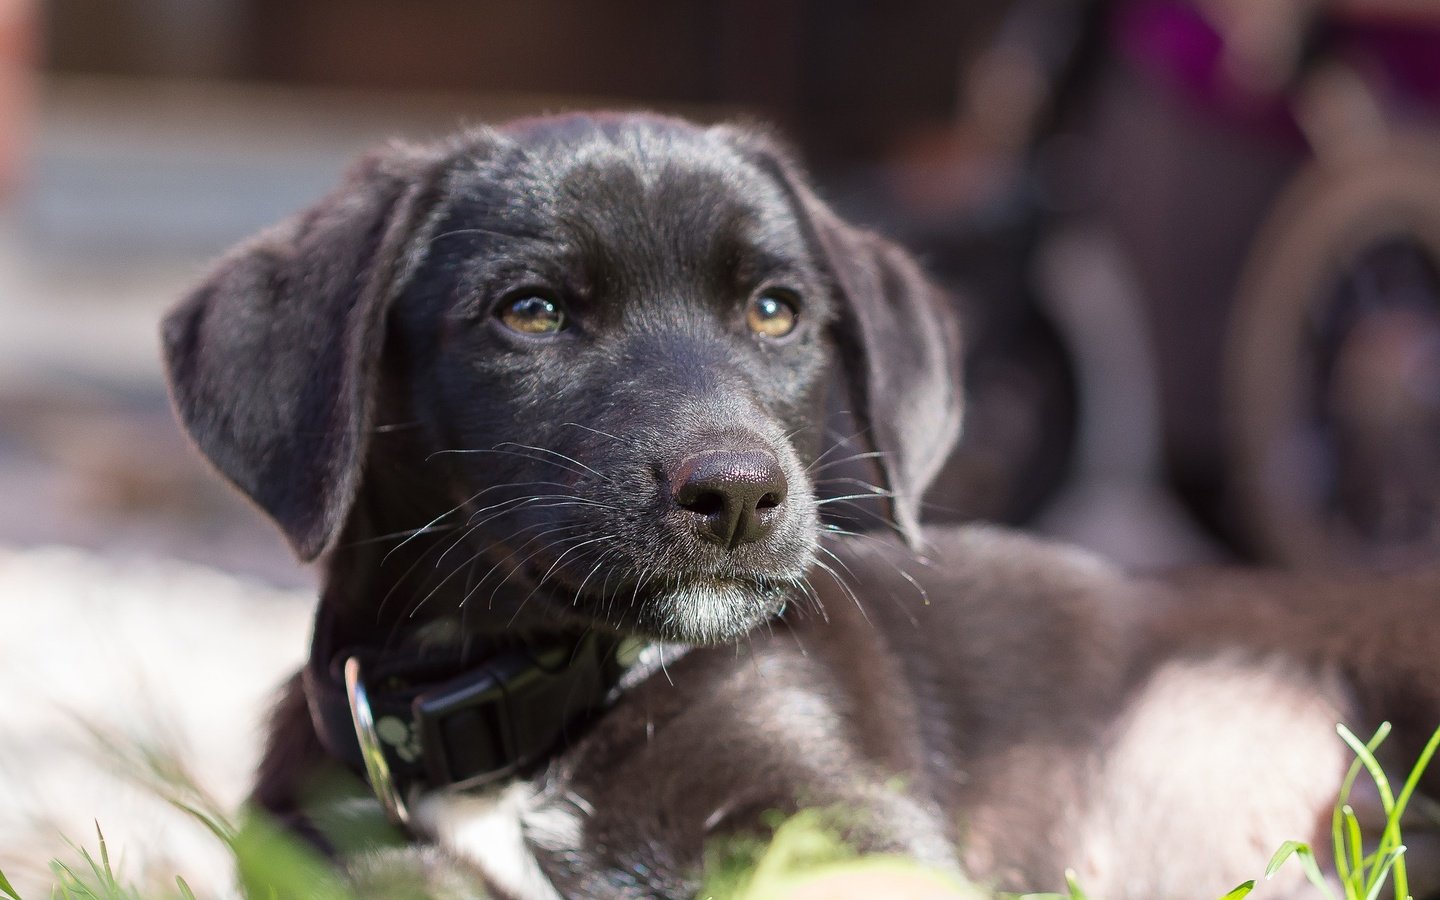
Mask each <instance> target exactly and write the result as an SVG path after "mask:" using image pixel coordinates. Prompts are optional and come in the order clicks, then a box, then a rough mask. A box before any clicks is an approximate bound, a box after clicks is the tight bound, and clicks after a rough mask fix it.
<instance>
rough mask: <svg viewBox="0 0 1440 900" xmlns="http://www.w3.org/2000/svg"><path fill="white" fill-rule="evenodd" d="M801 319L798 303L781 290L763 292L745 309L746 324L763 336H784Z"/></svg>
mask: <svg viewBox="0 0 1440 900" xmlns="http://www.w3.org/2000/svg"><path fill="white" fill-rule="evenodd" d="M799 321H800V310H799V308H798V304H797V303H796V302H795V300H794V299H793V298H791V297H789V296H787V295H786V294H784V293H782V292H780V291H769V292H767V293H764V294H761V295H760V296H758V297H756V298H755V299H754V300H751V301H750V306H749V307H748V308H747V309H746V310H745V324H746V325H748V326H750V330H751V331H753V332H755V333H756V334H758V335H760V336H761V337H767V338H781V337H784V336H785V335H787V334H789V333H790V332H792V331H794V330H795V326H796V325H797V324H798V323H799Z"/></svg>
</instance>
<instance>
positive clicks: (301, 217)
mask: <svg viewBox="0 0 1440 900" xmlns="http://www.w3.org/2000/svg"><path fill="white" fill-rule="evenodd" d="M451 156H452V152H451V151H450V148H435V149H424V148H409V147H404V148H401V147H396V148H388V149H386V150H384V151H380V152H376V153H373V154H371V155H369V156H366V157H364V158H362V159H360V160H359V161H358V162H357V163H356V164H355V165H353V166H352V167H351V168H350V170H349V171H348V172H347V174H346V176H345V178H344V180H343V181H342V183H341V184H340V186H339V187H338V188H336V189H335V190H334V191H332V192H331V193H330V194H329V195H328V196H326V197H325V198H323V199H322V200H320V201H319V202H318V203H317V204H315V205H314V206H312V207H311V208H309V209H308V210H305V211H304V212H301V213H299V214H297V215H295V216H294V217H292V218H290V219H287V220H286V221H284V222H282V223H280V224H279V225H276V226H274V227H273V228H271V229H269V230H268V231H265V232H263V233H262V234H260V235H259V236H257V237H256V238H254V239H253V240H251V241H249V242H248V243H246V244H243V245H241V246H240V247H238V248H236V249H235V250H234V251H232V252H231V253H230V254H229V255H227V256H226V257H225V258H224V259H222V260H221V262H220V263H219V264H218V265H217V266H216V267H215V269H214V271H213V272H211V274H210V276H209V277H208V278H207V279H206V280H205V281H204V282H203V283H202V284H201V285H200V286H199V287H198V288H196V289H195V290H194V291H193V292H192V293H191V294H190V295H189V296H188V297H186V298H185V299H184V300H183V301H182V302H181V303H180V304H179V305H178V306H177V307H176V308H175V309H174V310H173V311H171V313H170V314H169V315H168V316H167V317H166V319H165V324H164V334H163V338H164V355H165V365H166V370H167V374H168V376H169V380H170V387H171V392H172V396H173V398H174V402H175V407H176V410H177V411H178V413H179V417H180V420H181V422H182V423H183V424H184V426H185V428H186V430H187V431H188V432H189V433H190V436H191V438H193V439H194V441H195V443H196V444H198V445H199V447H200V450H201V451H202V452H203V453H204V454H205V455H206V456H207V457H208V458H209V459H210V461H211V462H212V463H213V464H214V465H215V466H216V468H218V469H219V470H220V472H221V473H223V474H224V475H225V477H227V478H228V479H229V480H230V481H232V482H233V483H234V484H235V485H236V486H237V487H239V488H240V490H242V491H244V492H245V494H247V495H248V496H249V497H250V498H251V499H252V500H253V501H255V503H257V504H258V505H259V506H260V508H261V509H263V510H264V511H265V512H266V513H268V514H269V515H270V517H271V518H272V519H274V520H275V522H276V523H277V524H278V525H279V526H280V528H281V530H282V531H283V532H284V533H285V536H286V538H288V540H289V541H290V545H291V546H292V547H293V548H294V550H295V553H296V554H297V555H298V556H299V557H300V558H301V559H304V560H311V559H314V558H315V557H316V556H318V555H320V554H321V553H322V552H324V551H325V550H326V549H327V548H328V547H329V546H330V544H331V542H332V541H333V540H334V539H335V537H336V536H337V534H338V532H339V530H340V528H341V527H342V526H343V524H344V520H345V517H346V515H347V513H348V512H349V508H350V505H351V503H352V502H353V500H354V496H355V492H356V489H357V486H358V483H359V476H360V468H361V463H362V461H363V459H364V455H365V449H366V444H367V440H368V435H369V432H370V430H371V428H372V422H371V400H372V396H371V395H372V393H373V382H374V381H375V377H376V370H377V364H378V360H379V356H380V350H381V346H382V344H383V341H384V325H385V311H386V309H387V307H388V305H389V302H390V299H391V298H392V297H393V296H394V294H395V292H396V291H397V290H398V289H399V287H400V285H401V284H402V283H403V281H404V280H405V278H406V277H407V276H408V274H409V272H410V271H411V270H412V269H413V268H414V265H415V263H416V262H417V261H418V256H419V253H420V249H419V248H421V247H423V243H424V242H423V240H422V239H421V237H420V236H419V234H418V232H419V231H421V230H423V229H422V225H423V223H424V221H425V219H426V216H427V214H428V212H429V210H430V209H431V208H432V207H433V206H434V205H435V202H436V195H437V194H438V192H439V182H440V178H441V175H442V174H443V172H444V171H445V170H446V169H447V168H448V167H447V160H448V159H449V158H451Z"/></svg>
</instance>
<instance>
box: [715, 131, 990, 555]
mask: <svg viewBox="0 0 1440 900" xmlns="http://www.w3.org/2000/svg"><path fill="white" fill-rule="evenodd" d="M722 127H724V126H722ZM729 134H730V135H731V139H732V140H735V141H736V142H737V143H738V144H739V145H740V146H741V148H742V149H743V150H745V151H747V152H748V153H749V154H750V155H751V158H752V159H754V160H755V161H756V162H757V163H758V164H759V165H760V166H761V168H762V169H764V170H766V171H768V172H770V173H771V174H772V175H773V176H774V177H776V178H777V179H778V180H779V181H780V183H781V185H782V186H783V187H784V188H785V190H786V191H787V192H788V193H789V194H790V195H791V197H792V198H793V200H794V202H795V204H796V206H797V207H798V208H799V210H800V211H801V213H802V215H803V216H804V218H805V220H806V224H807V225H808V227H809V229H810V231H811V234H812V237H813V240H814V242H815V243H816V245H817V246H818V247H819V249H820V252H821V254H822V256H823V262H824V264H825V266H826V268H827V269H828V270H829V272H830V275H831V277H832V279H833V280H834V287H835V294H836V297H837V299H838V300H839V305H840V315H839V318H838V320H837V321H836V324H835V326H834V337H835V341H836V345H837V347H838V348H839V352H840V354H841V364H842V368H843V375H844V379H845V390H846V392H847V393H848V395H849V401H850V404H851V407H852V409H851V410H850V413H851V416H852V418H853V419H855V420H858V421H857V422H856V424H857V425H858V426H859V428H860V434H861V438H862V439H864V438H865V437H866V436H868V439H869V443H870V444H872V445H873V449H874V450H877V451H879V454H880V455H879V461H880V466H881V469H882V472H883V475H884V478H885V481H886V485H885V486H886V488H888V490H889V492H890V513H891V517H892V518H893V519H894V521H895V524H896V525H897V526H898V527H899V528H900V530H901V532H902V534H904V535H905V537H906V539H907V540H909V541H910V542H911V543H912V544H913V543H915V542H916V541H917V540H918V538H919V530H918V529H919V518H920V503H921V498H922V497H923V495H924V493H925V490H926V488H928V487H929V486H930V483H931V482H932V481H933V480H934V479H935V476H936V475H937V474H938V473H939V472H940V469H941V466H942V465H943V464H944V463H945V460H946V459H947V458H948V457H949V455H950V451H951V450H952V449H954V446H955V443H956V441H957V440H958V439H959V436H960V419H961V408H962V396H961V366H960V351H961V343H960V332H959V324H958V320H957V318H956V314H955V307H954V305H953V304H952V302H951V301H950V298H949V297H947V296H946V295H945V293H944V292H943V291H942V290H940V288H939V287H938V286H936V285H935V284H934V283H933V282H931V281H930V280H929V279H928V278H927V277H926V275H925V274H924V272H922V271H921V269H920V266H919V264H918V263H917V262H916V261H915V259H914V257H912V256H911V255H910V254H909V253H907V252H906V251H905V250H903V249H901V248H900V247H899V246H897V245H896V244H894V243H892V242H890V241H888V240H886V239H885V238H882V237H880V236H879V235H877V234H874V233H872V232H869V231H864V230H862V229H859V228H856V227H854V226H852V225H850V224H848V223H847V222H845V221H843V220H841V219H840V217H839V216H837V215H836V214H835V213H834V211H833V210H831V209H830V208H829V207H828V206H826V205H825V203H823V202H822V201H821V200H820V199H819V198H818V197H817V196H816V195H815V193H814V191H812V190H811V188H810V187H809V185H808V184H807V183H806V180H805V179H804V178H803V177H802V176H801V175H800V174H799V169H798V167H797V166H796V165H795V164H794V163H793V162H791V160H790V159H789V157H788V155H787V154H786V153H785V152H783V151H782V150H779V149H778V148H777V147H776V145H775V144H774V142H772V141H771V140H770V139H768V138H765V137H760V136H757V135H756V134H755V133H754V132H751V131H747V130H743V129H729Z"/></svg>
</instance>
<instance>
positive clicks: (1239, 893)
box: [1220, 878, 1255, 900]
mask: <svg viewBox="0 0 1440 900" xmlns="http://www.w3.org/2000/svg"><path fill="white" fill-rule="evenodd" d="M1253 890H1255V879H1253V878H1252V879H1250V880H1249V881H1246V882H1244V883H1243V884H1239V885H1236V886H1235V887H1234V888H1233V889H1231V891H1230V893H1228V894H1226V895H1225V896H1223V897H1221V898H1220V900H1242V898H1244V897H1248V896H1250V892H1251V891H1253Z"/></svg>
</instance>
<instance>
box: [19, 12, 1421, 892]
mask: <svg viewBox="0 0 1440 900" xmlns="http://www.w3.org/2000/svg"><path fill="white" fill-rule="evenodd" d="M590 107H610V108H614V107H621V108H630V107H646V108H655V109H661V110H666V111H671V112H677V113H680V114H684V115H688V116H691V117H695V118H698V119H701V120H714V119H724V118H733V117H736V116H746V117H753V118H759V119H763V120H767V121H771V122H774V123H775V124H776V125H777V126H778V127H779V129H780V130H781V132H782V133H783V134H785V135H787V136H788V138H789V139H790V140H791V141H792V142H793V143H794V144H795V146H796V147H797V148H798V149H799V151H800V154H801V156H802V157H803V158H804V159H805V160H806V161H807V163H808V165H809V166H810V168H811V171H812V173H813V174H814V176H815V179H816V181H817V182H818V184H819V185H820V187H821V190H822V193H823V194H824V195H825V196H826V197H827V198H829V199H830V200H831V201H832V202H833V203H834V204H835V205H836V206H838V207H839V208H840V209H841V210H842V211H843V212H844V213H845V214H847V215H848V216H850V217H851V218H853V219H855V220H857V221H860V222H863V223H866V224H869V225H871V226H874V227H876V228H878V229H880V230H882V231H885V232H886V233H888V234H890V235H892V236H894V237H896V238H898V239H899V240H900V241H902V242H903V243H905V244H907V245H908V246H910V247H911V248H912V249H914V250H915V251H916V252H917V253H918V254H919V255H920V256H921V257H922V258H923V260H924V261H925V263H926V265H927V266H928V267H929V268H930V270H931V271H932V272H934V273H935V274H936V275H937V277H939V278H941V279H942V280H943V281H945V282H946V283H947V284H948V285H950V286H951V287H953V288H954V289H955V290H956V296H957V300H956V303H957V305H958V306H959V308H960V309H961V311H962V313H963V315H964V317H965V323H966V336H967V342H968V345H969V356H968V361H967V377H968V379H969V392H970V394H969V395H970V401H969V402H970V406H969V411H968V416H969V418H968V422H967V432H966V438H965V443H964V446H963V447H962V448H961V451H960V452H959V453H958V454H957V455H956V458H955V460H954V461H953V462H952V464H951V466H950V467H949V469H948V470H947V473H946V475H945V476H944V478H943V479H942V482H941V484H940V485H939V486H938V487H937V488H936V490H935V491H934V492H933V495H932V497H931V498H930V500H931V507H930V515H931V517H932V518H935V519H962V518H963V519H973V518H981V519H990V520H996V521H1002V522H1007V523H1012V524H1018V525H1023V526H1025V527H1029V528H1034V529H1038V530H1041V531H1044V532H1047V533H1051V534H1055V535H1058V536H1061V537H1064V538H1066V539H1069V540H1074V541H1077V542H1079V543H1081V544H1084V545H1087V546H1090V547H1093V548H1095V549H1098V550H1100V551H1102V552H1104V553H1106V554H1108V555H1110V556H1113V557H1115V558H1117V559H1119V560H1121V561H1122V562H1125V563H1128V564H1131V565H1135V566H1140V567H1150V566H1161V565H1171V564H1176V563H1188V562H1204V561H1214V560H1249V561H1258V562H1262V563H1267V564H1276V565H1289V566H1310V567H1315V566H1341V567H1367V568H1382V569H1388V568H1400V567H1411V566H1426V565H1431V564H1433V561H1434V560H1435V559H1436V558H1437V550H1440V268H1437V265H1440V131H1437V126H1440V0H1272V2H1263V3H1262V2H1255V0H950V2H936V0H904V2H887V3H878V2H865V0H825V2H819V0H765V2H759V0H712V2H675V0H614V2H607V3H604V4H596V3H582V2H580V0H526V2H520V0H409V2H403V3H402V2H398V0H49V2H45V3H41V2H38V0H0V623H3V626H4V627H0V660H3V659H5V658H7V657H8V659H9V668H8V669H0V691H4V690H6V689H7V684H8V685H9V686H10V689H11V690H12V691H13V690H14V688H13V686H14V684H15V683H16V678H18V677H19V676H17V675H15V673H16V672H19V671H20V668H21V665H20V664H19V663H17V662H16V660H23V659H25V658H26V657H25V656H24V655H23V654H24V652H26V651H27V650H28V651H31V652H33V650H34V647H35V644H36V641H35V638H34V632H33V631H31V632H27V631H25V630H24V629H23V628H17V627H15V622H17V621H20V620H21V616H20V613H19V612H16V611H23V610H30V611H31V615H32V618H31V619H30V620H27V621H31V622H32V623H33V622H40V621H42V620H41V619H38V618H34V615H33V611H34V610H35V609H36V608H37V607H38V605H39V603H40V601H39V600H37V599H36V598H37V597H50V598H57V597H58V599H51V600H48V601H46V602H48V603H52V604H62V605H63V604H64V603H66V602H68V601H67V600H66V597H69V596H70V594H66V590H71V588H70V587H67V586H72V587H73V590H71V594H73V593H74V592H75V591H81V592H83V591H84V590H85V589H89V588H93V587H94V585H95V583H96V582H97V581H98V582H101V583H104V584H105V585H107V587H109V588H113V589H114V592H120V593H123V592H124V590H129V591H130V593H131V594H133V595H134V596H135V598H136V599H135V601H134V602H135V603H137V604H139V605H140V606H142V607H143V606H144V605H145V603H146V600H145V597H146V596H148V595H149V594H151V593H159V594H165V593H167V592H169V593H171V594H173V593H174V592H175V591H176V590H177V588H176V587H175V585H177V584H182V583H183V584H186V585H191V587H190V588H187V589H189V590H193V582H187V581H185V580H184V579H183V578H179V576H176V577H175V578H169V576H166V575H165V574H164V573H165V572H166V571H169V570H166V569H165V568H164V567H165V566H188V565H202V566H206V567H211V568H208V569H203V570H200V569H181V570H177V571H183V572H188V573H190V574H191V575H193V576H194V577H201V576H200V575H199V574H197V573H199V572H202V571H203V572H211V571H213V570H219V571H221V572H224V573H229V574H228V575H227V576H225V577H227V578H231V579H235V580H233V581H229V582H225V584H230V585H232V586H233V585H237V584H238V585H242V586H244V587H243V588H240V589H239V590H241V592H242V593H243V592H244V591H246V590H248V591H251V592H252V593H258V594H261V595H263V596H264V597H267V598H269V599H271V600H274V603H273V604H271V605H269V606H263V604H262V605H258V606H255V607H254V608H255V609H256V610H260V609H262V608H263V609H265V610H269V612H266V613H265V614H264V616H270V617H272V618H264V616H261V615H260V614H259V613H258V612H257V613H256V618H254V619H253V620H252V621H251V623H250V624H251V625H252V626H253V627H255V628H257V629H260V630H262V631H271V632H273V630H274V629H276V628H279V629H282V630H284V629H289V630H290V631H293V632H294V633H295V635H296V637H295V638H294V641H293V648H292V649H293V654H292V655H293V657H294V658H295V659H298V658H299V655H300V654H301V653H302V652H303V640H304V638H303V628H304V624H303V623H304V615H305V612H306V610H305V605H306V601H305V599H304V598H305V597H306V594H305V588H306V587H307V584H308V581H307V579H308V576H307V575H306V573H305V572H303V571H302V570H300V569H299V568H298V567H296V566H295V565H294V564H293V563H292V561H291V560H290V557H289V555H288V552H287V551H286V550H285V548H284V546H283V544H282V543H281V541H280V540H279V538H278V537H276V536H275V535H274V534H272V532H271V529H270V528H269V527H268V526H267V525H265V524H264V523H263V522H262V521H261V520H260V517H259V516H258V515H257V514H255V513H253V512H252V511H251V510H249V509H248V508H247V507H246V506H245V504H244V503H243V502H241V501H239V500H237V499H236V498H234V497H233V496H231V493H230V492H229V491H228V490H227V489H225V488H224V487H223V486H221V485H220V484H219V483H218V480H217V479H216V478H214V477H212V476H211V475H210V473H209V472H207V471H206V470H205V468H204V466H203V465H202V464H201V463H200V462H199V461H198V459H197V458H196V455H195V454H194V453H193V452H191V451H190V449H189V448H188V446H187V445H186V443H185V440H184V439H183V438H182V437H181V436H180V434H179V432H178V430H177V429H176V427H175V426H174V425H173V424H172V421H171V417H170V413H169V408H168V403H167V400H166V396H165V391H164V387H163V384H162V381H161V375H160V369H159V365H158V352H157V342H156V323H157V321H158V319H159V318H160V316H161V314H162V312H163V311H164V310H165V309H166V307H167V306H168V305H169V304H171V303H172V302H174V301H175V300H176V299H177V298H178V297H179V296H180V295H181V294H182V293H183V291H184V290H185V288H186V286H187V284H189V283H191V282H192V281H193V280H194V279H196V278H197V277H198V275H199V274H200V273H201V272H203V270H204V268H205V266H206V263H207V261H208V260H210V259H212V258H213V257H214V256H215V255H216V254H218V253H219V252H221V251H222V250H223V249H225V248H226V247H227V246H229V245H230V244H232V243H234V242H235V241H237V240H239V239H241V238H243V237H245V236H246V235H248V234H249V233H251V232H253V231H255V230H256V229H258V228H259V227H261V226H263V225H265V224H267V223H269V222H272V221H274V220H276V219H278V218H280V217H282V216H284V215H285V214H287V213H289V212H291V211H293V210H295V209H297V208H299V207H300V206H302V205H304V204H305V203H307V202H308V201H310V200H312V199H314V198H316V197H318V196H319V195H320V193H322V192H323V191H324V189H325V188H326V187H327V186H328V185H329V184H330V183H331V182H332V181H333V180H334V179H335V177H336V176H337V174H338V173H339V171H340V169H341V168H342V166H343V165H344V164H345V162H346V160H348V159H349V158H351V157H352V156H353V155H355V154H356V153H357V152H358V151H360V150H361V149H363V148H365V147H366V146H368V145H370V144H372V143H375V142H377V141H379V140H381V139H384V138H386V137H390V136H395V135H405V136H408V137H414V138H424V137H427V136H436V135H440V134H443V133H445V132H447V131H449V130H451V129H453V128H454V127H456V126H457V125H459V124H464V123H474V122H491V121H498V120H503V119H505V118H509V117H513V116H517V115H525V114H532V113H537V112H547V111H563V110H573V109H583V108H590ZM57 547H59V548H63V549H61V550H56V549H55V548H57ZM137 561H148V562H145V563H144V564H145V565H147V566H150V568H146V569H144V570H143V571H137V569H136V566H137V565H140V563H139V562H137ZM157 566H158V567H159V568H156V567H157ZM205 577H209V576H205ZM206 583H207V584H208V583H210V582H206ZM216 584H218V582H216ZM77 585H78V586H77ZM227 590H229V589H221V588H219V587H214V586H212V588H210V589H208V592H209V593H213V594H216V595H223V596H230V595H229V594H228V593H227ZM114 592H106V591H101V592H100V593H99V594H98V595H96V596H95V597H94V598H93V603H95V604H97V608H98V606H103V605H104V604H107V603H110V602H112V601H113V596H114ZM286 592H293V593H286ZM127 596H128V595H127ZM286 598H289V599H286ZM87 602H90V601H87ZM65 608H67V609H68V608H69V607H65ZM78 609H79V612H78V613H77V615H78V616H80V617H81V618H85V619H87V620H88V621H90V623H91V624H90V626H89V627H90V628H91V630H92V631H93V630H95V628H96V626H95V625H94V621H95V618H94V613H93V609H92V608H91V607H84V606H83V605H82V606H81V607H78ZM87 610H90V611H88V612H87ZM57 615H59V614H57ZM183 615H184V614H183V613H181V612H175V613H174V614H173V617H183ZM173 617H172V618H173ZM43 621H44V622H45V624H44V627H45V628H50V629H58V630H60V631H62V632H65V631H73V630H74V628H75V623H74V622H71V621H69V620H67V619H65V618H64V616H63V615H60V616H59V618H55V617H53V616H52V618H51V619H46V620H43ZM177 621H178V620H177ZM67 623H68V624H67ZM35 627H40V626H39V625H36V626H35ZM196 627H197V628H199V629H200V631H201V632H203V631H204V626H203V625H197V626H196ZM235 628H236V630H235V632H234V633H235V634H236V635H237V640H239V637H238V635H241V634H243V633H244V626H243V625H242V624H239V623H237V624H236V625H235ZM256 639H257V640H259V638H258V637H257V638H256ZM184 640H190V639H189V638H184V639H182V642H183V641H184ZM7 642H8V643H7ZM256 646H257V647H258V646H260V645H259V644H257V645H256ZM171 652H173V647H172V648H168V649H161V650H158V651H157V653H160V654H162V655H163V654H166V653H171ZM257 652H258V651H257ZM51 655H53V654H51ZM281 657H283V658H281V659H280V661H279V662H277V663H275V665H276V666H280V667H281V668H283V665H284V664H287V663H286V662H285V661H286V660H289V659H290V656H285V655H284V654H281ZM43 664H44V663H43V660H42V661H41V662H37V663H35V665H36V666H40V665H43ZM173 671H183V670H179V669H172V672H173ZM276 671H279V669H278V668H277V669H276ZM7 673H8V674H7ZM164 677H165V676H157V678H160V679H161V680H164ZM224 677H225V674H224V672H223V671H217V673H216V674H215V678H217V679H224ZM268 686H269V685H268V684H266V685H263V687H266V688H268ZM91 694H93V692H88V693H87V691H86V690H85V689H84V687H83V686H81V687H77V688H76V694H75V697H74V698H72V699H73V700H74V702H75V703H76V704H79V705H84V704H86V703H92V701H93V697H92V696H91ZM8 702H9V701H8V700H7V703H8ZM16 702H17V703H19V702H21V701H20V700H16ZM166 702H167V703H168V702H169V701H166ZM5 731H6V729H4V728H3V726H0V732H5ZM9 733H10V734H11V735H12V737H10V738H9V739H8V740H9V741H10V744H11V745H12V746H9V747H7V746H6V744H5V742H6V740H7V739H6V738H5V737H0V779H3V771H4V766H3V760H4V758H5V756H6V754H7V752H8V753H9V754H10V756H12V757H15V756H16V755H17V754H18V755H20V756H23V755H24V753H30V755H31V756H32V757H39V756H43V755H44V753H43V749H35V747H40V746H41V745H40V744H36V745H35V747H32V748H31V749H30V750H25V749H24V748H23V747H21V748H20V749H19V750H17V749H16V747H17V746H19V745H18V744H17V739H16V738H14V737H13V735H14V734H15V732H14V731H13V730H12V731H10V732H9ZM22 751H23V752H22ZM21 768H22V769H23V768H24V767H21ZM234 768H235V770H236V771H238V770H240V769H241V768H243V766H241V765H240V764H239V763H236V765H235V767H234ZM3 863H4V860H3V858H0V865H3Z"/></svg>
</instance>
